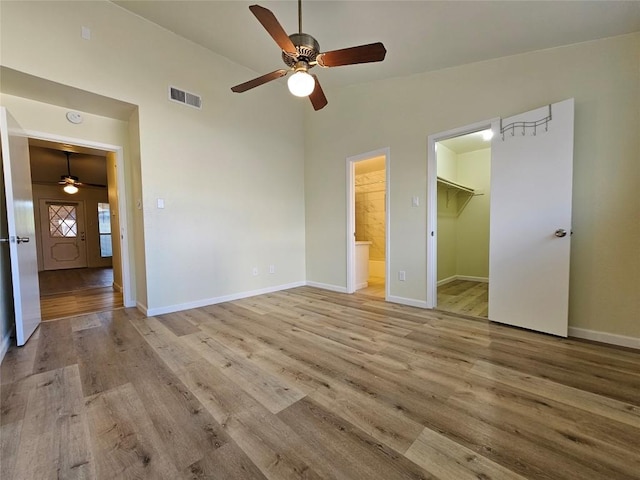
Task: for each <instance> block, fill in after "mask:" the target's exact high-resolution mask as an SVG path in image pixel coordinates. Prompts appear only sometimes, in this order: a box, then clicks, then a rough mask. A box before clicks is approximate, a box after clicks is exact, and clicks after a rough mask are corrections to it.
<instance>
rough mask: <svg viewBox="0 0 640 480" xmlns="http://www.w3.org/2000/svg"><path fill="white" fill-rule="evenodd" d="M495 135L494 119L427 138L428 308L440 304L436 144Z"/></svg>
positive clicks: (496, 123) (498, 123)
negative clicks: (487, 132) (487, 133)
mask: <svg viewBox="0 0 640 480" xmlns="http://www.w3.org/2000/svg"><path fill="white" fill-rule="evenodd" d="M489 128H490V129H491V130H493V133H494V134H495V133H496V132H498V131H499V130H500V119H499V118H493V119H491V120H485V121H483V122H477V123H472V124H470V125H465V126H464V127H459V128H454V129H452V130H447V131H445V132H440V133H434V134H433V135H429V136H428V137H427V282H426V283H427V308H436V306H437V304H438V240H437V239H438V164H437V161H436V159H437V157H436V143H438V142H441V141H443V140H447V139H449V138H455V137H460V136H462V135H467V134H469V133H474V132H479V131H481V130H487V129H489Z"/></svg>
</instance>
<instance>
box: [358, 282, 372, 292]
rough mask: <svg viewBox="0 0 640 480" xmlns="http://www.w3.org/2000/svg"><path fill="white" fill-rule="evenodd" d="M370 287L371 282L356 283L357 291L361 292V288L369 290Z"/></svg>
mask: <svg viewBox="0 0 640 480" xmlns="http://www.w3.org/2000/svg"><path fill="white" fill-rule="evenodd" d="M368 286H369V282H362V283H356V290H360V289H361V288H367V287H368Z"/></svg>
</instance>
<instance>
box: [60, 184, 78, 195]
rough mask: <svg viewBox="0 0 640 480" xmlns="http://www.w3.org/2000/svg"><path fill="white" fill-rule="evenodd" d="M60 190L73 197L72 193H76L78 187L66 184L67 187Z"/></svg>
mask: <svg viewBox="0 0 640 480" xmlns="http://www.w3.org/2000/svg"><path fill="white" fill-rule="evenodd" d="M62 190H64V191H65V193H68V194H70V195H73V194H74V193H78V187H76V186H75V185H73V184H71V183H68V184H67V185H65V186H64V187H62Z"/></svg>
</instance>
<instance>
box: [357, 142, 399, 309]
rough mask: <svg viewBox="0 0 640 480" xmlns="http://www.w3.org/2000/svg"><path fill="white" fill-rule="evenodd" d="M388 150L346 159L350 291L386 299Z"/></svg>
mask: <svg viewBox="0 0 640 480" xmlns="http://www.w3.org/2000/svg"><path fill="white" fill-rule="evenodd" d="M388 160H389V154H388V150H380V151H376V152H369V153H366V154H363V155H359V156H357V157H350V158H348V159H347V167H348V175H347V177H348V189H347V190H348V202H347V205H348V210H349V214H348V215H347V217H348V220H349V225H348V229H347V232H348V245H347V291H348V293H355V292H357V293H359V294H364V295H370V296H375V297H379V298H385V299H386V298H387V296H388V289H387V278H388V275H387V272H388V265H387V263H388V262H387V258H388V251H389V236H388V228H387V224H388V211H389V208H388V207H389V205H388V195H387V188H388V177H389V175H388V172H389V165H388Z"/></svg>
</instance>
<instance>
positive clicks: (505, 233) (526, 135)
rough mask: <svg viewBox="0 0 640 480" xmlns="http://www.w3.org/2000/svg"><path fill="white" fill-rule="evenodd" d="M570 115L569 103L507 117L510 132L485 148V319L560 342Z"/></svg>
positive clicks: (564, 317)
mask: <svg viewBox="0 0 640 480" xmlns="http://www.w3.org/2000/svg"><path fill="white" fill-rule="evenodd" d="M549 116H550V118H549V119H548V121H545V119H547V118H548V117H549ZM573 116H574V101H573V99H569V100H565V101H563V102H560V103H554V104H552V105H551V107H550V109H549V106H546V107H543V108H539V109H536V110H532V111H530V112H526V113H522V114H520V115H516V116H514V117H510V118H505V119H503V120H502V128H505V127H507V126H509V125H512V126H513V128H507V129H506V131H505V132H504V140H503V136H502V135H500V134H499V132H498V134H496V135H495V136H494V138H493V140H492V143H491V148H492V153H491V220H490V224H491V227H490V228H491V234H490V235H491V238H490V260H489V277H490V284H489V319H491V320H493V321H496V322H501V323H506V324H509V325H514V326H518V327H524V328H528V329H531V330H536V331H540V332H546V333H550V334H553V335H559V336H563V337H566V336H567V333H568V303H569V253H570V245H571V187H572V171H573ZM536 124H537V125H536Z"/></svg>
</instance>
